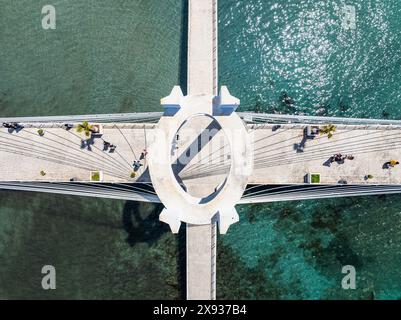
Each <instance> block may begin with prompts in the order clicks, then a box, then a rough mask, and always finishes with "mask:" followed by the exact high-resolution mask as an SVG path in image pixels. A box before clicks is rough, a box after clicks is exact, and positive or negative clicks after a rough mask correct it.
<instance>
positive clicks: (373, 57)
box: [217, 0, 401, 299]
mask: <svg viewBox="0 0 401 320" xmlns="http://www.w3.org/2000/svg"><path fill="white" fill-rule="evenodd" d="M219 3H220V5H219V12H220V31H219V41H220V42H219V49H220V52H219V63H220V69H219V71H220V82H221V83H224V84H226V85H228V86H229V88H230V90H231V92H232V93H233V94H235V95H236V96H237V97H239V98H240V99H241V101H242V107H241V108H242V110H251V111H259V112H260V111H262V112H270V113H272V112H277V113H291V114H307V115H329V116H347V117H348V116H349V117H370V118H393V119H401V19H400V16H401V3H400V1H398V0H386V1H373V0H370V1H369V0H347V1H319V0H315V1H312V0H303V1H302V0H292V1H291V0H288V1H270V0H251V1H236V0H220V2H219ZM345 5H351V6H354V8H355V12H356V17H355V18H356V19H355V28H344V27H343V23H342V21H343V17H344V11H343V8H344V6H345ZM286 96H287V97H290V98H291V100H292V103H290V104H288V103H287V104H286V103H283V102H282V100H283V97H286ZM240 211H241V220H240V223H238V224H237V225H235V226H234V227H233V228H232V229H231V230H230V232H229V234H228V235H227V236H225V237H221V238H220V240H221V244H220V247H221V246H222V245H223V246H227V247H228V248H230V250H232V251H233V254H235V255H238V256H239V257H240V258H239V260H240V261H241V263H240V264H236V266H235V268H236V269H235V270H236V271H238V276H237V277H235V278H236V281H237V284H236V283H235V282H232V283H231V286H230V288H225V287H224V285H223V283H221V282H220V286H221V287H220V288H219V289H220V290H218V294H220V295H221V296H224V297H229V298H236V297H247V298H259V299H264V298H266V299H269V298H280V299H372V298H375V299H387V298H388V299H399V298H401V267H400V266H401V254H400V252H401V251H400V246H401V240H400V239H401V234H400V232H401V222H400V217H401V197H400V196H397V195H393V196H381V197H363V198H347V199H335V200H315V201H302V202H292V203H290V202H287V203H277V204H268V205H255V206H241V207H240ZM238 265H239V266H238ZM344 265H353V266H354V267H355V268H356V272H357V289H356V290H350V291H345V290H342V289H341V279H342V277H343V276H344V275H343V274H341V269H342V266H344ZM219 267H220V269H221V272H218V273H217V274H218V275H219V274H220V275H221V274H222V273H223V272H222V271H223V269H225V267H227V266H223V265H222V260H221V259H220V260H219ZM242 269H245V270H248V272H247V274H246V276H245V277H244V276H239V274H240V273H241V270H242ZM234 274H236V273H234ZM238 284H240V285H238ZM234 287H236V288H238V290H237V291H232V289H231V288H234ZM239 288H241V289H239Z"/></svg>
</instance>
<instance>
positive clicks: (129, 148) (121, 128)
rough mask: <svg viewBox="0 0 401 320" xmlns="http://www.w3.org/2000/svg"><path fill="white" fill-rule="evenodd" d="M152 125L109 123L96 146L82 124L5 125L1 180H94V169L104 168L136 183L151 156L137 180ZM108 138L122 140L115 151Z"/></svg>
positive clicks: (114, 179) (0, 131)
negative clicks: (107, 148) (89, 142)
mask: <svg viewBox="0 0 401 320" xmlns="http://www.w3.org/2000/svg"><path fill="white" fill-rule="evenodd" d="M39 128H41V129H42V130H44V135H43V136H40V135H39V134H38V129H39ZM152 128H154V125H153V124H146V125H145V124H139V125H138V124H118V125H117V124H108V125H105V126H104V133H103V136H102V138H94V139H93V144H92V145H90V148H88V146H83V145H82V141H86V140H87V139H88V137H86V136H85V134H84V133H78V132H77V130H76V128H73V129H71V130H69V131H67V130H65V129H64V128H62V127H60V124H58V125H53V126H49V125H41V124H32V125H29V124H26V125H25V127H24V129H22V130H21V131H19V132H15V131H14V132H12V133H10V132H9V131H8V129H6V128H0V169H1V170H0V172H1V174H0V181H21V182H23V181H26V182H31V181H49V182H69V181H70V179H72V178H73V179H74V181H79V182H89V181H90V172H91V171H102V172H103V182H110V183H132V182H135V181H137V180H138V179H140V178H141V175H142V174H143V173H144V172H145V171H146V169H147V161H146V159H145V160H143V161H142V164H143V166H142V167H141V168H140V170H138V176H137V177H136V178H134V179H133V178H131V177H130V175H131V173H132V172H133V163H134V161H135V160H136V159H138V160H139V157H140V155H141V153H142V151H143V150H144V149H146V148H147V147H146V134H147V132H148V131H149V130H152ZM102 139H104V140H106V141H108V142H110V143H112V144H114V145H116V146H117V148H116V150H115V152H113V153H110V152H109V151H103V140H102ZM41 171H44V172H45V173H46V175H41ZM147 180H148V179H147Z"/></svg>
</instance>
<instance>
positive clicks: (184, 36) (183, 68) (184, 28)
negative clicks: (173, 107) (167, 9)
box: [179, 0, 188, 95]
mask: <svg viewBox="0 0 401 320" xmlns="http://www.w3.org/2000/svg"><path fill="white" fill-rule="evenodd" d="M181 17H182V20H181V45H180V57H179V59H180V71H179V77H180V79H179V81H180V86H181V89H182V92H183V93H184V95H186V94H187V89H188V88H187V82H188V0H182V14H181Z"/></svg>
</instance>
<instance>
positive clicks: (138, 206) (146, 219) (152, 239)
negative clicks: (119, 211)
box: [122, 201, 186, 299]
mask: <svg viewBox="0 0 401 320" xmlns="http://www.w3.org/2000/svg"><path fill="white" fill-rule="evenodd" d="M163 208H164V207H163V205H162V204H157V203H141V202H136V201H127V202H126V203H125V206H124V210H123V216H122V222H123V226H124V230H125V231H126V232H127V234H128V237H127V242H128V244H129V245H130V246H131V247H132V246H134V245H135V244H137V243H147V244H149V245H153V244H155V243H156V242H157V241H158V240H160V238H161V237H162V236H163V235H164V234H165V233H170V232H171V230H170V227H169V226H168V225H167V224H166V223H163V222H161V221H160V220H159V215H160V213H161V212H162V210H163ZM174 237H175V240H176V241H175V243H176V245H177V257H176V258H177V269H178V270H177V278H178V279H177V281H178V286H179V290H180V298H181V299H185V296H186V228H185V224H182V225H181V229H180V232H179V234H178V235H174Z"/></svg>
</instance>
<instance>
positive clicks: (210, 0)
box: [188, 0, 217, 95]
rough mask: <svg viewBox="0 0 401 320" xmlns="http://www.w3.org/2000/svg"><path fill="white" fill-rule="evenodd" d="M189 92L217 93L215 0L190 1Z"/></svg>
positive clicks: (194, 93) (192, 93)
mask: <svg viewBox="0 0 401 320" xmlns="http://www.w3.org/2000/svg"><path fill="white" fill-rule="evenodd" d="M188 9H189V12H188V20H189V21H188V22H189V26H188V94H190V95H198V94H208V95H216V94H217V45H216V44H217V22H216V14H217V13H216V9H217V5H216V0H189V8H188Z"/></svg>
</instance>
